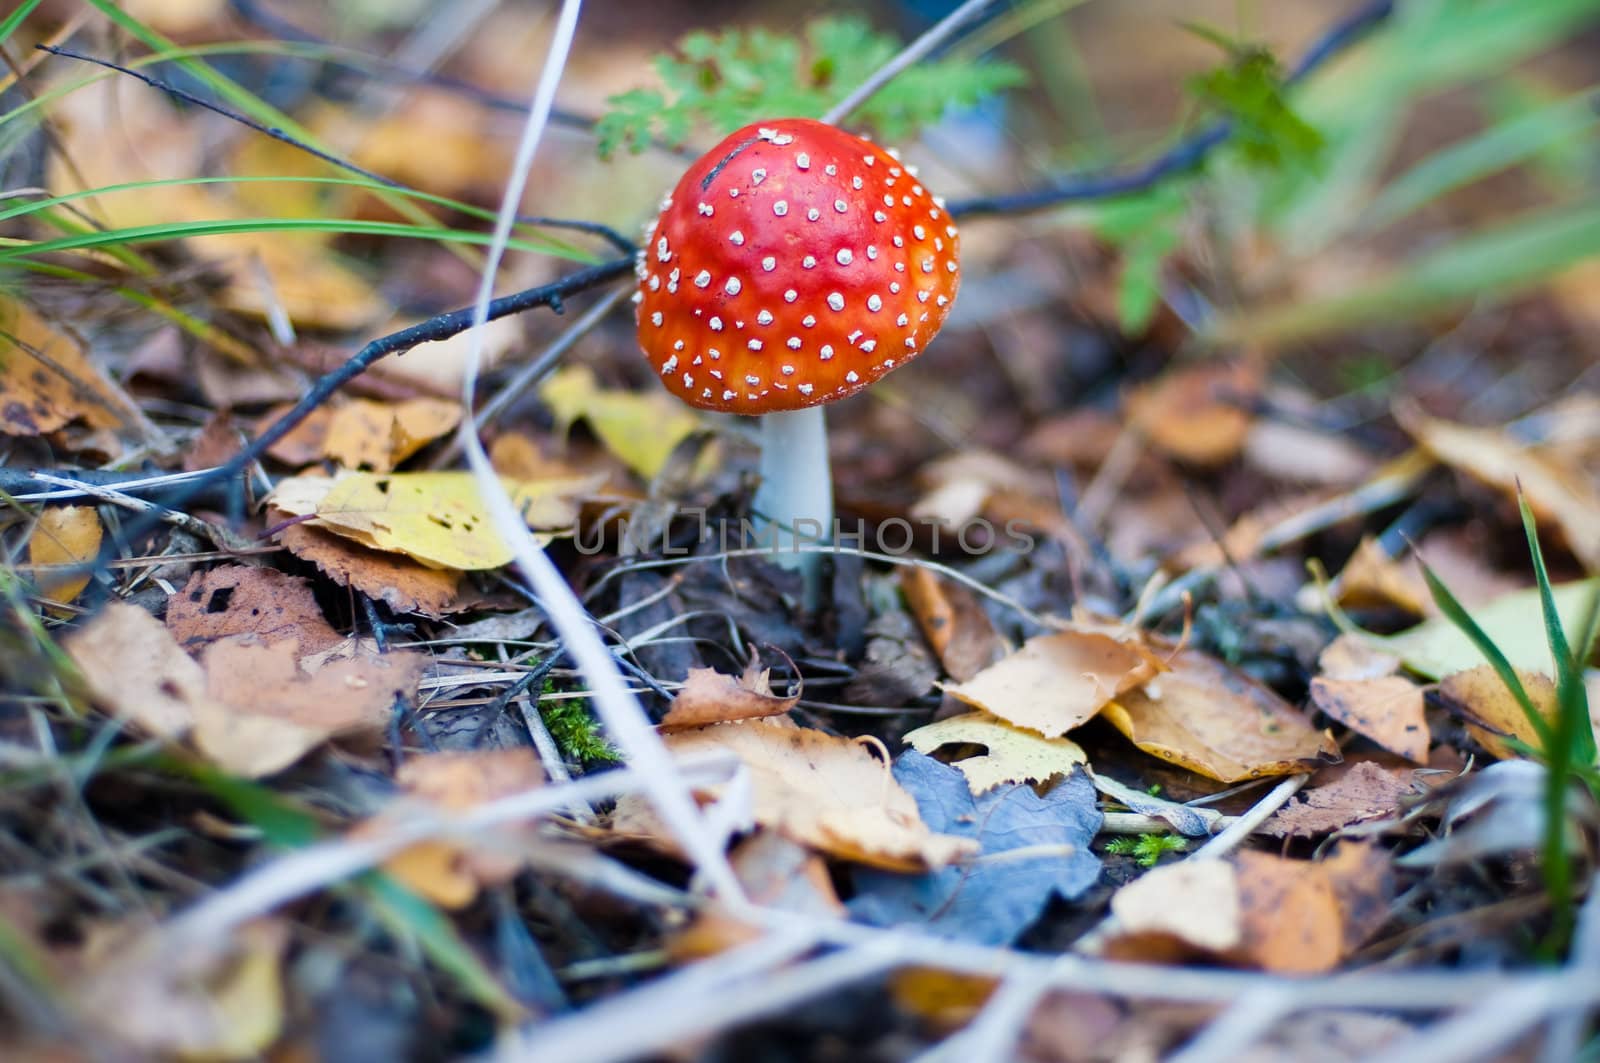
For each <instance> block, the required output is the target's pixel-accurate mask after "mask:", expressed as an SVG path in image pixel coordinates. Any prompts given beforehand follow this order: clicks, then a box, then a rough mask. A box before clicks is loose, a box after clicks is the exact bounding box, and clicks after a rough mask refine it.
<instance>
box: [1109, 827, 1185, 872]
mask: <svg viewBox="0 0 1600 1063" xmlns="http://www.w3.org/2000/svg"><path fill="white" fill-rule="evenodd" d="M1188 847H1189V843H1188V842H1186V841H1185V840H1184V839H1182V838H1180V837H1178V835H1176V834H1141V835H1139V836H1138V837H1137V838H1126V837H1124V838H1112V839H1111V840H1110V841H1108V842H1106V852H1108V853H1116V854H1117V855H1119V856H1131V857H1133V858H1134V859H1135V860H1136V861H1138V863H1139V866H1140V867H1155V866H1156V864H1157V863H1159V862H1160V860H1161V858H1162V857H1163V856H1165V855H1166V854H1167V853H1181V852H1183V851H1184V850H1185V849H1187V848H1188Z"/></svg>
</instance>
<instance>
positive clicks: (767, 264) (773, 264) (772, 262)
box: [761, 255, 778, 273]
mask: <svg viewBox="0 0 1600 1063" xmlns="http://www.w3.org/2000/svg"><path fill="white" fill-rule="evenodd" d="M761 268H762V269H764V270H766V271H767V272H768V273H771V272H772V271H773V270H775V269H777V268H778V260H777V259H776V258H773V257H772V256H771V255H768V256H767V257H766V258H764V259H762V260H761Z"/></svg>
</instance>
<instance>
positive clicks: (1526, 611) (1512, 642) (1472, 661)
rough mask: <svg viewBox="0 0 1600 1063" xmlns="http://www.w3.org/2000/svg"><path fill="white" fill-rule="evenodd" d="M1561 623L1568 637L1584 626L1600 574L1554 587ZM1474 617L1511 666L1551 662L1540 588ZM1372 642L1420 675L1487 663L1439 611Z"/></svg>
mask: <svg viewBox="0 0 1600 1063" xmlns="http://www.w3.org/2000/svg"><path fill="white" fill-rule="evenodd" d="M1551 595H1552V597H1554V598H1555V603H1556V612H1557V613H1558V614H1559V615H1560V617H1561V628H1562V630H1563V631H1565V632H1566V633H1567V637H1568V638H1571V637H1573V633H1574V632H1577V631H1581V630H1582V629H1583V626H1584V624H1585V623H1586V622H1587V620H1588V617H1589V615H1590V611H1591V610H1592V609H1593V608H1594V602H1595V600H1596V597H1597V596H1600V577H1593V578H1590V579H1586V580H1578V581H1575V582H1572V583H1558V584H1556V585H1555V586H1554V587H1552V588H1551ZM1472 619H1473V620H1474V621H1476V622H1477V625H1478V626H1479V627H1480V628H1482V629H1483V632H1484V634H1486V635H1488V636H1489V640H1490V641H1491V642H1493V643H1494V644H1495V645H1496V646H1497V647H1499V649H1500V652H1501V653H1503V654H1505V657H1506V660H1508V661H1510V662H1511V665H1512V667H1514V668H1517V669H1519V670H1524V671H1530V672H1536V671H1539V670H1541V669H1546V668H1549V667H1550V643H1549V641H1548V640H1547V639H1546V638H1545V627H1544V615H1543V612H1542V609H1541V606H1540V602H1539V588H1537V587H1525V588H1523V589H1522V590H1519V591H1514V592H1512V593H1511V594H1505V595H1501V596H1500V597H1498V598H1495V599H1494V600H1493V601H1490V602H1486V603H1484V604H1482V605H1480V606H1478V607H1476V608H1474V609H1473V610H1472ZM1364 637H1365V638H1366V639H1367V641H1369V642H1371V643H1372V644H1373V645H1374V646H1375V647H1377V648H1378V649H1380V650H1382V651H1383V652H1385V653H1392V654H1395V655H1396V656H1398V657H1399V658H1400V659H1401V660H1402V661H1404V662H1405V665H1406V667H1407V668H1409V669H1411V670H1412V671H1413V672H1416V673H1417V674H1418V675H1424V676H1427V677H1428V678H1430V679H1438V678H1441V677H1443V676H1447V675H1450V674H1451V673H1452V672H1460V671H1465V670H1466V669H1468V668H1475V667H1477V666H1478V665H1480V664H1482V663H1483V653H1482V652H1481V651H1480V650H1479V649H1478V647H1477V645H1476V644H1475V643H1474V642H1473V641H1472V639H1470V638H1468V637H1467V635H1466V634H1464V633H1463V632H1462V630H1461V629H1460V628H1459V627H1457V626H1456V625H1455V623H1454V622H1453V621H1452V620H1450V618H1449V617H1444V616H1438V617H1434V618H1433V619H1432V620H1425V621H1423V622H1422V623H1420V624H1418V625H1417V626H1416V627H1413V628H1408V629H1406V630H1405V631H1401V632H1398V633H1396V634H1393V635H1381V636H1380V635H1368V636H1364Z"/></svg>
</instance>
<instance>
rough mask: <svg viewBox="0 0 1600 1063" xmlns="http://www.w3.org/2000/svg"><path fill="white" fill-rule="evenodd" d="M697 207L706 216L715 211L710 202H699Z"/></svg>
mask: <svg viewBox="0 0 1600 1063" xmlns="http://www.w3.org/2000/svg"><path fill="white" fill-rule="evenodd" d="M698 209H699V211H700V213H701V214H703V215H705V216H706V217H708V218H709V217H711V215H713V214H715V213H716V211H715V210H713V209H712V208H711V204H710V203H701V204H699V206H698Z"/></svg>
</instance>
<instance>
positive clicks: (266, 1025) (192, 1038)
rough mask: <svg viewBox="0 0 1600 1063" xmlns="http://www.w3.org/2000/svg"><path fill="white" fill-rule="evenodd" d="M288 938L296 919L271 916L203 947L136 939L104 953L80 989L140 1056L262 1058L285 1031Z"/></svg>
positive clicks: (92, 1018)
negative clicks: (167, 946) (171, 945)
mask: <svg viewBox="0 0 1600 1063" xmlns="http://www.w3.org/2000/svg"><path fill="white" fill-rule="evenodd" d="M288 942H289V927H288V925H287V924H285V923H282V922H280V921H277V920H271V919H258V920H256V921H255V922H251V923H247V924H245V925H244V926H242V927H240V928H239V929H238V930H237V931H235V932H234V933H232V934H229V935H228V936H227V938H226V939H225V940H221V941H215V942H210V943H207V946H206V947H202V948H188V949H181V950H173V949H163V948H161V947H160V944H159V942H155V941H152V940H151V939H150V938H136V939H134V941H133V943H132V944H130V945H126V946H124V948H123V949H121V950H119V952H118V954H113V955H111V956H109V957H105V958H103V959H101V960H100V962H99V963H98V964H97V965H96V966H95V969H94V970H92V971H90V972H89V973H88V974H87V976H86V977H84V978H82V979H80V980H78V981H77V983H76V984H75V985H74V986H73V988H72V995H73V997H74V998H75V1000H76V1002H77V1004H78V1010H79V1013H80V1014H82V1015H83V1016H84V1017H85V1019H86V1020H87V1021H88V1022H89V1023H90V1024H91V1025H92V1026H94V1027H96V1028H98V1029H99V1030H101V1031H103V1032H104V1033H106V1034H108V1035H110V1036H111V1037H114V1038H116V1039H117V1040H118V1041H120V1042H122V1043H123V1044H124V1045H126V1046H128V1047H130V1048H132V1049H135V1050H136V1051H137V1052H138V1054H139V1056H138V1057H139V1058H159V1059H183V1060H232V1059H240V1060H243V1059H259V1058H261V1057H262V1055H263V1054H264V1053H266V1052H267V1050H268V1049H269V1048H271V1047H272V1044H273V1042H275V1041H276V1040H277V1039H278V1037H279V1035H280V1033H281V1032H282V1029H283V1020H284V1011H285V1009H284V993H283V970H282V968H283V955H284V950H285V948H286V946H287V945H288ZM94 1058H105V1053H97V1054H96V1056H95V1057H94ZM111 1058H120V1056H119V1055H117V1054H113V1055H112V1056H111Z"/></svg>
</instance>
